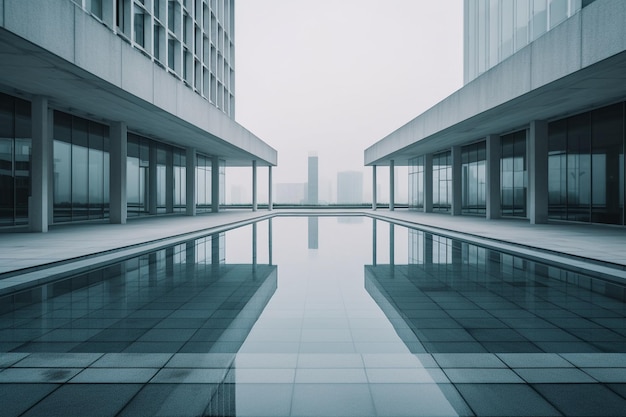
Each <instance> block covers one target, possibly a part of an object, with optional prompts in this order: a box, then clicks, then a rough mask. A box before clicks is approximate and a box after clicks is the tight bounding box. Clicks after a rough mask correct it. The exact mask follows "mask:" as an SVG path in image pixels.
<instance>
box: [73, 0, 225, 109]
mask: <svg viewBox="0 0 626 417" xmlns="http://www.w3.org/2000/svg"><path fill="white" fill-rule="evenodd" d="M73 1H74V2H75V3H76V4H78V5H79V6H82V7H84V10H85V11H86V12H88V13H90V14H91V15H92V16H93V17H95V18H97V19H98V20H100V21H102V22H104V23H105V24H106V25H107V26H108V27H110V28H116V30H115V33H116V34H117V35H119V36H122V37H123V38H124V39H125V40H126V41H127V42H128V43H130V44H131V45H132V46H133V47H135V48H137V49H138V50H140V51H141V53H143V54H144V55H146V56H148V57H150V58H151V59H153V60H154V62H155V63H156V64H158V65H159V66H161V67H163V68H166V69H167V71H168V72H169V73H170V74H172V75H173V76H175V77H176V78H178V79H180V80H181V81H183V82H184V83H185V85H187V86H188V87H189V88H191V89H193V91H194V92H196V93H197V94H198V95H200V96H201V97H203V98H204V99H206V100H208V101H210V102H211V104H213V105H214V106H215V107H217V108H219V109H220V110H221V111H223V112H224V113H226V114H227V115H228V116H230V117H231V118H234V112H235V77H234V74H235V68H234V67H235V44H234V24H235V18H234V13H235V3H234V0H216V1H213V0H193V1H191V0H152V1H146V0H73Z"/></svg>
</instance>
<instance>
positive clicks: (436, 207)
mask: <svg viewBox="0 0 626 417" xmlns="http://www.w3.org/2000/svg"><path fill="white" fill-rule="evenodd" d="M451 208H452V152H451V151H446V152H441V153H438V154H435V155H433V211H438V212H449V211H450V210H451Z"/></svg>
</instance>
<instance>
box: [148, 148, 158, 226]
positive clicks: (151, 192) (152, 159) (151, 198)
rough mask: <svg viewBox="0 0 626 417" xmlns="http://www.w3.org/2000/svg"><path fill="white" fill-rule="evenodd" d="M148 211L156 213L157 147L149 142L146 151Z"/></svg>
mask: <svg viewBox="0 0 626 417" xmlns="http://www.w3.org/2000/svg"><path fill="white" fill-rule="evenodd" d="M148 163H149V165H148V213H150V214H157V147H156V143H150V151H149V153H148Z"/></svg>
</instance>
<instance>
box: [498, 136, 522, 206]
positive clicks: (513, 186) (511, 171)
mask: <svg viewBox="0 0 626 417" xmlns="http://www.w3.org/2000/svg"><path fill="white" fill-rule="evenodd" d="M501 146H502V154H501V159H500V185H501V187H500V192H501V208H502V215H503V216H516V217H526V175H527V173H526V131H525V130H522V131H520V132H516V133H511V134H509V135H504V136H502V137H501Z"/></svg>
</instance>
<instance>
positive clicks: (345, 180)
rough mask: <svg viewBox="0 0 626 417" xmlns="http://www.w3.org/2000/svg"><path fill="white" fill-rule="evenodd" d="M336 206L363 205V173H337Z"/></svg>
mask: <svg viewBox="0 0 626 417" xmlns="http://www.w3.org/2000/svg"><path fill="white" fill-rule="evenodd" d="M337 204H363V173H362V172H359V171H343V172H338V173H337Z"/></svg>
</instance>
